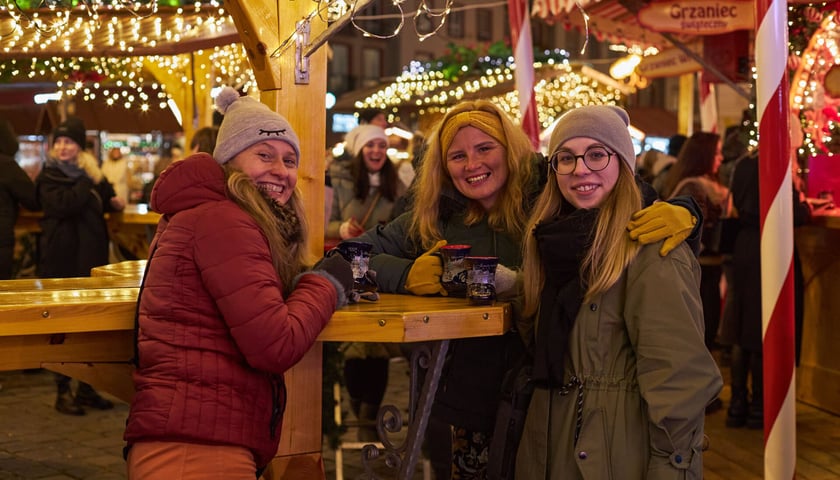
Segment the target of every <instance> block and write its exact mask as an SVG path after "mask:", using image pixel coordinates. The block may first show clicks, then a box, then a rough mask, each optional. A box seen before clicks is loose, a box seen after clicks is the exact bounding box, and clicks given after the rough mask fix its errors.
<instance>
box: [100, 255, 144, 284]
mask: <svg viewBox="0 0 840 480" xmlns="http://www.w3.org/2000/svg"><path fill="white" fill-rule="evenodd" d="M145 270H146V260H126V261H124V262H119V263H111V264H108V265H102V266H101V267H93V268H91V269H90V276H91V277H108V276H119V277H129V278H134V279H136V280H137V281H138V283H137V284H138V286H139V279H140V278H142V277H143V272H144V271H145Z"/></svg>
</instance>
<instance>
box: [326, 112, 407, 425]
mask: <svg viewBox="0 0 840 480" xmlns="http://www.w3.org/2000/svg"><path fill="white" fill-rule="evenodd" d="M387 141H388V140H387V137H386V136H385V131H384V130H383V129H382V128H381V127H378V126H376V125H371V124H366V125H361V126H359V127H357V129H356V135H355V136H353V137H352V140H351V141H350V143H348V144H347V148H349V149H350V152H351V153H352V154H353V159H352V160H351V162H349V163H347V162H343V163H335V162H334V163H333V164H332V165H331V167H330V171H331V178H332V196H333V201H332V208H331V211H330V222H329V223H328V225H327V231H326V237H327V238H328V239H338V238H340V239H342V240H345V239H349V238H353V237H356V236H358V235H361V234H362V233H364V231H365V230H366V229H369V228H373V227H374V226H376V225H379V224H382V223H385V222H388V221H389V220H391V218H392V212H393V209H394V203H395V202H396V201H397V200H398V199H399V198H400V197H401V196H402V195H403V194H404V193H405V187H404V186H403V184H402V182H400V180H399V179H398V178H397V171H396V168H395V166H394V163H393V162H392V161H391V160H390V159H389V158H388V155H387V148H388V143H387ZM332 243H335V242H332ZM340 349H341V351H342V352H343V354H344V360H345V361H344V381H345V385H346V386H347V393H348V394H349V396H350V407H351V410H352V411H353V413H354V415H355V416H356V418H357V419H359V421H360V422H361V426H360V428H359V430H358V439H359V441H373V440H375V439H376V429H375V426H374V420H375V419H376V415H377V412H378V411H379V406H380V405H381V404H382V399H383V397H384V396H385V390H386V388H387V385H388V365H389V359H390V357H391V353H390V352H389V350H388V348H387V346H386V345H385V344H382V343H372V342H364V343H360V342H352V343H345V344H342V345H341V347H340Z"/></svg>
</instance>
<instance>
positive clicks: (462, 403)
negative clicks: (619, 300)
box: [355, 100, 696, 480]
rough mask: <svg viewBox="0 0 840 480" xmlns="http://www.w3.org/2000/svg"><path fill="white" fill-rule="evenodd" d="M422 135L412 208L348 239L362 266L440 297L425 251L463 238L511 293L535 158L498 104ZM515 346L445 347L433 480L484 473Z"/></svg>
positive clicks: (394, 285) (511, 338)
mask: <svg viewBox="0 0 840 480" xmlns="http://www.w3.org/2000/svg"><path fill="white" fill-rule="evenodd" d="M428 139H429V140H428V144H427V149H426V152H425V155H424V157H423V160H422V162H421V165H420V168H419V172H418V175H417V178H416V180H415V183H414V186H413V187H412V188H413V191H412V194H413V204H414V207H413V208H412V209H411V210H410V211H408V212H406V213H404V214H402V215H401V216H399V217H397V218H396V219H395V220H393V221H392V222H390V223H389V224H387V225H384V226H380V227H377V228H376V229H374V230H370V231H368V232H366V233H365V234H364V235H362V236H361V237H359V238H357V239H355V240H358V241H363V242H368V243H372V244H373V254H374V255H373V256H372V258H371V260H370V269H371V270H374V271H375V272H376V280H377V283H378V284H379V289H380V291H383V292H396V293H411V294H415V295H436V294H440V295H446V294H447V293H446V290H445V289H444V288H443V287H442V285H441V283H440V276H441V274H442V265H441V261H440V258H439V257H438V256H436V255H432V254H433V253H434V252H436V251H437V249H439V248H440V247H441V246H443V245H444V244H447V243H448V244H468V245H471V247H472V249H471V252H470V255H476V256H495V257H498V258H499V267H498V269H497V271H496V290H497V293H498V295H499V296H500V297H505V296H512V294H514V293H515V292H516V289H515V285H516V276H517V275H516V272H515V269H517V268H518V267H519V265H520V263H521V260H522V256H521V242H522V238H523V234H524V229H525V222H526V220H527V217H528V207H529V206H530V205H531V203H532V201H533V199H535V198H536V196H537V195H538V194H539V192H540V190H541V188H542V186H543V185H544V184H545V174H546V171H547V170H546V166H545V164H544V162H540V161H539V160H541V159H542V157H541V156H539V155H535V154H534V153H533V149H532V146H531V143H530V141H529V139H528V138H527V137H526V136H525V134H524V133H523V132H522V130H521V129H520V128H519V127H518V126H516V125H514V124H513V122H512V121H511V120H510V119H509V118H508V117H507V115H506V114H505V113H504V112H503V111H502V110H501V109H500V108H499V107H497V106H496V105H495V104H493V103H491V102H489V101H484V100H477V101H469V102H463V103H461V104H459V105H456V106H455V107H453V108H452V109H451V110H449V112H448V113H447V114H446V115H444V117H443V119H442V120H441V122H440V123H439V124H438V125H437V127H436V128H435V129H434V130H433V131H432V132H431V134H430V135H429V136H428ZM674 211H679V212H681V215H682V216H683V219H684V222H683V223H684V225H682V226H680V227H676V228H664V229H662V231H661V232H658V233H661V234H662V235H665V236H667V235H669V234H671V233H673V232H674V231H675V230H680V231H682V232H683V233H682V234H680V235H679V236H677V237H674V240H669V242H676V243H674V245H676V244H679V243H681V242H682V241H683V240H684V239H685V238H686V236H688V235H689V233H690V232H691V231H692V223H691V222H692V220H691V215H690V214H689V213H688V212H687V211H686V210H685V209H684V208H673V209H671V211H669V212H667V213H670V214H673V213H674ZM695 211H696V209H695ZM657 215H659V214H657ZM655 216H656V215H655ZM657 219H659V217H657ZM648 226H649V225H648ZM646 228H647V227H643V228H642V230H640V231H638V232H634V233H631V235H636V236H638V234H640V233H642V231H646ZM642 238H643V239H644V240H645V241H646V242H650V241H656V240H661V239H662V238H663V236H659V235H658V234H657V235H656V237H655V238H653V237H649V235H647V234H645V235H643V236H642ZM522 351H523V346H522V342H521V340H520V337H519V335H518V334H516V333H511V334H508V335H505V336H498V337H485V338H470V339H463V340H457V341H453V342H452V343H451V344H450V349H449V355H448V356H447V363H446V365H445V366H444V370H443V373H442V376H441V380H440V385H439V386H438V390H437V394H436V396H435V401H434V405H433V407H432V412H431V418H430V420H429V429H428V431H427V434H426V439H427V445H428V447H429V455H430V457H431V461H432V465H433V468H434V470H435V476H436V478H438V479H439V480H440V479H448V478H459V479H472V478H485V477H486V469H487V461H488V446H489V443H490V440H491V436H492V432H493V427H494V422H495V415H496V409H497V407H498V404H499V395H500V391H501V384H502V377H503V375H504V373H505V371H506V370H507V369H508V368H509V367H510V366H511V365H512V364H513V362H514V361H515V360H516V359H517V358H518V357H519V356H520V355H521V353H522Z"/></svg>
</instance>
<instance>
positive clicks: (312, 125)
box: [225, 0, 327, 480]
mask: <svg viewBox="0 0 840 480" xmlns="http://www.w3.org/2000/svg"><path fill="white" fill-rule="evenodd" d="M316 6H317V4H316V3H313V2H310V1H304V0H285V1H275V0H248V1H245V0H231V1H228V2H225V7H226V8H227V9H228V11H229V12H230V14H231V15H232V16H233V20H234V24H235V25H236V29H237V31H238V32H239V35H240V38H241V40H242V43H243V45H244V46H245V49H246V52H247V53H248V59H249V61H250V63H251V68H253V70H254V74H255V76H256V78H257V85H258V86H259V89H260V92H261V94H260V100H261V101H262V102H263V103H265V104H266V105H268V106H269V107H270V108H271V109H273V110H275V111H277V112H278V113H280V114H281V115H283V116H284V117H286V119H287V120H288V121H289V123H291V125H292V128H294V130H295V132H296V133H297V134H298V137H299V138H300V150H301V162H300V169H299V171H298V190H299V191H300V192H301V194H302V200H303V204H304V206H305V209H306V221H307V223H308V225H309V232H310V238H309V246H308V249H309V251H310V252H311V254H312V256H313V257H320V256H321V255H322V254H323V245H324V153H325V146H324V145H325V141H326V120H325V118H326V100H325V99H326V91H327V90H326V89H327V83H326V70H327V57H326V50H325V49H323V48H322V49H320V50H319V51H317V52H315V53H314V54H312V55H311V56H310V57H309V67H308V73H309V83H307V84H295V78H296V76H295V62H296V55H295V42H294V41H293V40H290V41H289V43H290V45H289V46H288V48H286V49H285V50H281V51H280V52H279V54H278V55H277V56H275V57H272V54H273V53H274V52H275V51H276V50H277V49H278V47H280V46H281V45H282V44H284V42H286V41H287V40H288V39H290V38H291V37H292V35H293V34H294V32H295V30H296V26H297V23H298V22H299V21H301V20H302V19H304V18H305V17H307V16H308V15H310V14H311V12H312V10H313V9H314V8H316ZM281 13H282V14H281ZM325 28H326V25H325V24H324V23H323V22H322V21H321V20H320V19H319V18H318V16H317V15H315V16H314V18H313V20H312V22H311V25H310V38H315V37H316V36H317V35H318V34H319V33H321V32H322V31H323V30H324V29H325ZM321 361H322V360H321V344H320V343H317V344H316V345H315V347H313V348H312V350H310V352H309V353H307V354H306V356H305V357H304V358H303V359H302V360H301V361H300V363H298V364H297V365H296V366H295V367H294V368H292V369H291V370H290V371H289V372H287V373H286V387H287V391H288V401H287V404H286V414H285V416H284V417H283V433H282V435H281V437H280V448H279V451H278V453H277V457H276V458H275V459H274V462H272V465H271V468H269V471H268V472H266V475H265V477H266V478H283V479H301V480H303V479H306V480H310V479H314V478H324V476H325V473H324V465H323V461H322V458H321V381H320V379H321V377H322V374H321V373H322V370H321V367H322V365H321Z"/></svg>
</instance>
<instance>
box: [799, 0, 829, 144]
mask: <svg viewBox="0 0 840 480" xmlns="http://www.w3.org/2000/svg"><path fill="white" fill-rule="evenodd" d="M788 10H789V15H788V16H789V18H791V19H792V20H791V21H789V22H788V23H789V30H790V43H789V45H790V54H789V56H788V68H789V69H790V70H791V75H790V78H791V86H790V99H791V111H792V112H793V113H794V114H796V115H797V118H798V119H799V121H800V126H801V128H802V131H803V133H804V141H803V145H802V146H801V147H800V149H799V152H798V154H799V157H800V159H804V158H807V157H811V156H814V155H820V154H830V155H832V154H835V153H840V113H838V110H839V109H840V98H835V97H832V96H831V92H826V89H825V86H824V82H825V76H826V74H827V73H828V72H829V71H830V70H831V69H832V68H838V67H837V65H840V46H838V43H840V25H838V13H840V3H838V2H832V3H831V4H827V5H823V6H822V8H819V9H817V8H816V7H814V6H811V5H805V6H802V5H792V6H790V7H788ZM834 94H835V95H836V93H834Z"/></svg>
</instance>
